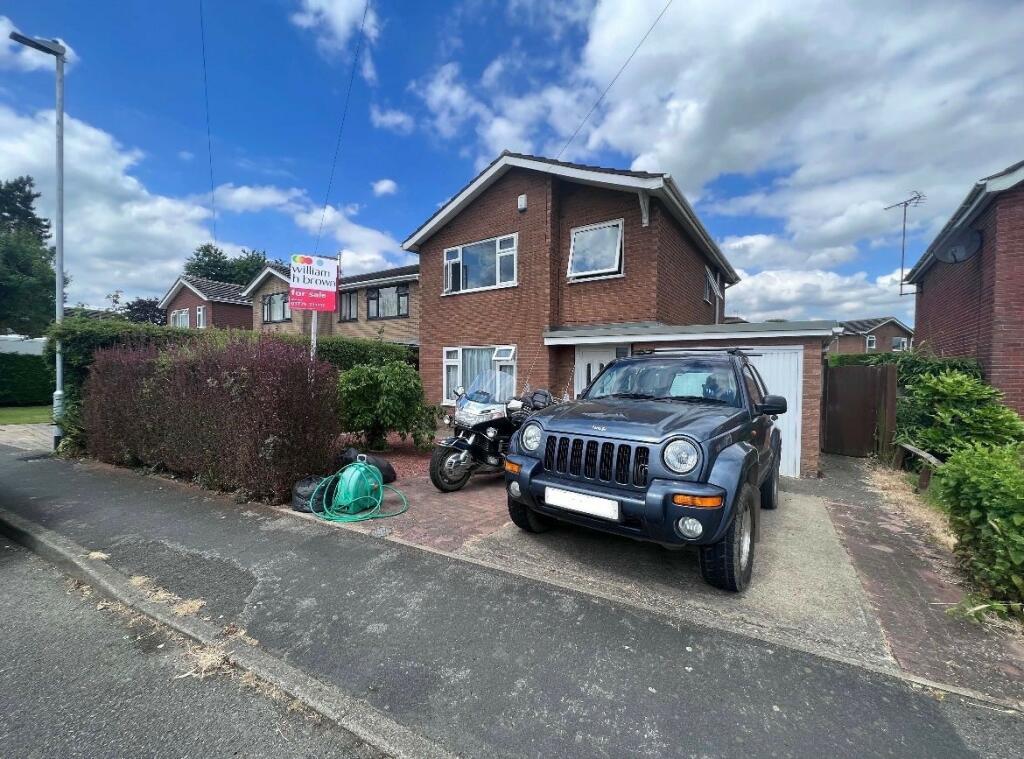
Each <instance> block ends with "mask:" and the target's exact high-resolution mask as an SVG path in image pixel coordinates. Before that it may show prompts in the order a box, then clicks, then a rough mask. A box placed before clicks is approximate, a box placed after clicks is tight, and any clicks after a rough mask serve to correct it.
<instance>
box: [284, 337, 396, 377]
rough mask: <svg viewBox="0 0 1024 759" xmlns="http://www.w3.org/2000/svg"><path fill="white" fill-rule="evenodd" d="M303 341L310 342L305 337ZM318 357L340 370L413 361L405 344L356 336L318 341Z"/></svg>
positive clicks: (324, 338)
mask: <svg viewBox="0 0 1024 759" xmlns="http://www.w3.org/2000/svg"><path fill="white" fill-rule="evenodd" d="M303 342H305V343H306V344H308V343H309V341H308V340H306V339H305V338H303ZM316 357H317V358H318V359H320V360H321V361H326V362H327V363H328V364H331V365H332V366H334V368H335V369H337V370H338V371H339V372H344V371H348V370H349V369H351V368H353V367H355V366H361V365H367V364H370V365H373V366H381V365H383V364H387V363H389V362H392V361H402V362H405V363H410V362H411V351H410V350H409V348H408V347H406V346H404V345H396V344H395V343H385V342H383V341H382V340H363V339H360V338H354V337H339V336H337V335H330V336H327V337H319V338H317V341H316Z"/></svg>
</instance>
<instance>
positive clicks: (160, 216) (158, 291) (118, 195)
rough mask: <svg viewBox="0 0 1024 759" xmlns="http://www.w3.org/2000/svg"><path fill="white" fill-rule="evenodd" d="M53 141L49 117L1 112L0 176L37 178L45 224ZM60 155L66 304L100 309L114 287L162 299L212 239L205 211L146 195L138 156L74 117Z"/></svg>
mask: <svg viewBox="0 0 1024 759" xmlns="http://www.w3.org/2000/svg"><path fill="white" fill-rule="evenodd" d="M53 140H54V112H53V111H40V112H39V113H36V114H34V115H32V116H26V115H21V114H18V113H15V112H14V111H13V110H11V109H10V108H8V107H5V106H0V176H4V177H12V176H19V175H22V174H29V175H31V176H32V177H34V178H35V180H36V187H37V190H38V191H39V192H40V193H41V197H40V198H39V200H38V201H37V209H38V211H39V213H40V214H41V215H43V216H46V217H48V218H50V219H52V218H53V216H54V212H55V205H54V186H55V181H54V163H53ZM64 152H65V162H64V169H65V182H64V184H65V215H64V251H65V266H66V268H67V270H68V271H69V272H70V274H71V276H72V281H71V285H70V287H69V288H68V291H69V299H70V301H71V302H72V303H77V302H79V301H81V302H84V303H88V304H92V305H97V304H102V303H103V296H104V295H106V294H107V293H109V292H111V291H112V290H113V289H115V287H119V288H121V289H122V290H124V291H125V293H126V294H127V295H128V296H129V297H134V296H135V295H146V296H153V295H162V294H163V292H164V291H165V290H166V288H167V287H168V285H169V283H170V282H171V281H173V279H174V277H176V276H177V275H178V274H179V273H180V272H181V267H182V264H183V263H184V261H185V259H186V258H187V257H188V255H189V253H191V251H192V250H193V249H194V248H195V247H196V246H197V245H199V244H200V243H203V242H206V241H208V240H210V239H211V232H210V227H209V216H210V213H209V210H208V209H207V208H206V207H205V206H204V204H203V203H201V202H199V201H196V200H192V199H178V198H172V197H167V196H164V195H158V194H155V193H152V192H150V191H149V190H147V189H146V187H145V186H144V185H143V184H142V183H141V182H139V180H138V179H136V178H135V177H134V176H132V175H131V172H132V170H133V169H134V168H135V167H136V166H137V164H138V163H139V162H140V161H141V160H142V159H143V154H142V152H141V151H139V150H133V149H129V148H125V147H124V146H122V145H120V144H119V143H118V142H117V141H116V140H115V139H114V138H113V137H112V136H111V135H109V134H107V133H106V132H103V131H101V130H99V129H96V128H95V127H92V126H90V125H88V124H86V123H84V122H82V121H79V120H78V119H76V118H74V117H72V116H66V117H65V122H64ZM226 247H232V245H231V244H230V243H228V244H227V245H226Z"/></svg>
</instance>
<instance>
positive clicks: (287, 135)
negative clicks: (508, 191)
mask: <svg viewBox="0 0 1024 759" xmlns="http://www.w3.org/2000/svg"><path fill="white" fill-rule="evenodd" d="M664 6H665V0H650V1H648V0H631V2H628V3H623V2H617V1H614V0H611V1H603V0H601V1H596V2H595V0H504V1H503V2H498V1H496V0H459V1H456V2H450V3H439V2H428V1H424V2H417V3H411V2H407V1H404V0H374V1H373V2H372V3H371V4H370V5H369V6H368V10H366V11H365V21H364V8H367V6H366V4H365V0H246V2H241V1H240V0H237V1H235V2H227V1H226V0H223V1H214V2H211V1H209V0H208V1H207V2H206V3H205V6H204V9H203V10H204V22H205V23H204V25H203V26H201V24H200V5H199V0H194V1H193V0H183V1H182V2H178V3H152V2H145V1H143V0H139V1H137V2H132V1H131V0H125V1H124V2H119V3H88V4H84V3H80V2H74V1H72V0H67V1H65V2H59V1H57V0H49V1H47V0H6V2H5V3H4V5H3V7H2V9H0V35H2V39H0V178H5V179H6V178H12V177H14V176H18V175H22V174H31V175H32V176H33V177H35V179H36V182H37V185H38V189H39V190H40V191H41V192H42V197H41V198H40V201H39V208H40V211H41V212H42V213H43V214H44V215H47V216H52V215H53V212H54V208H55V202H54V187H55V175H54V135H53V127H54V110H53V109H54V100H53V97H54V90H53V59H52V58H49V57H47V56H46V55H44V54H42V53H38V52H34V51H31V50H26V49H23V48H20V47H19V46H16V45H15V44H14V43H12V42H9V41H8V40H7V35H8V33H9V32H10V31H11V30H12V29H17V30H19V31H21V32H23V33H26V34H30V35H33V36H39V37H47V38H60V39H62V40H64V41H65V43H66V44H67V45H68V46H69V48H70V53H69V65H68V72H67V81H66V113H67V116H66V125H65V156H66V158H65V176H66V179H65V186H66V189H65V198H66V200H65V256H66V268H67V270H68V271H69V273H70V274H71V276H72V283H71V285H70V288H69V300H70V302H72V303H78V302H82V303H86V304H89V305H94V306H99V305H103V303H104V298H105V296H106V295H107V294H108V293H110V292H111V291H113V290H115V289H121V290H123V291H124V294H125V296H126V297H127V298H132V297H135V296H146V297H150V296H157V297H159V296H161V295H162V294H163V293H164V292H165V291H166V290H167V288H168V287H169V286H170V285H171V284H172V283H173V281H174V279H175V277H176V276H177V275H178V274H179V273H180V272H181V267H182V265H183V263H184V261H185V259H186V258H187V257H188V255H189V254H190V252H191V251H192V250H193V249H194V248H195V247H196V246H197V245H199V244H201V243H203V242H207V241H211V240H215V241H216V242H217V244H218V245H221V246H222V247H224V248H225V249H226V250H228V251H229V252H237V251H238V250H240V249H241V248H243V247H245V248H257V249H263V250H266V251H267V253H268V255H270V256H271V257H286V256H288V255H290V254H292V253H296V252H313V251H316V252H321V253H328V252H329V253H336V252H339V251H340V252H341V253H342V265H343V270H344V272H345V273H349V274H354V273H358V272H364V271H372V270H375V269H381V268H386V267H389V266H398V265H403V264H406V263H412V262H415V256H412V255H410V254H408V253H405V252H403V251H402V250H401V241H402V240H403V239H405V238H406V237H407V236H408V235H409V234H410V233H411V232H412V231H413V230H415V229H416V227H418V226H419V225H420V223H422V221H424V220H425V219H426V218H427V217H428V216H429V215H430V214H432V213H433V212H434V211H435V210H436V209H437V207H438V206H439V205H440V204H442V203H443V202H444V201H445V200H446V199H447V198H449V197H450V196H451V195H452V194H453V193H454V192H455V191H457V190H458V189H459V188H461V187H462V186H463V185H464V184H465V183H466V182H467V181H469V180H470V179H471V178H472V177H473V176H474V175H475V173H476V172H477V171H479V170H480V169H481V168H482V167H483V166H485V165H486V164H487V163H488V162H490V161H491V160H492V159H493V158H495V157H496V156H497V155H498V154H499V153H500V152H501V151H502V150H503V149H506V148H507V149H510V150H513V151H520V152H528V153H535V154H540V155H546V156H554V155H556V154H557V153H558V152H559V151H560V150H561V149H562V147H563V146H564V145H565V143H566V141H567V140H568V139H569V137H570V135H572V134H573V132H574V131H575V130H576V129H577V128H578V127H579V125H580V123H581V122H582V121H583V119H584V117H585V116H586V114H587V112H588V111H589V110H590V109H591V108H592V107H593V105H594V103H595V102H596V101H597V99H598V97H599V95H600V94H601V92H602V91H603V90H604V89H605V88H606V87H607V86H608V84H609V83H610V82H611V81H612V80H613V79H614V77H615V75H616V73H617V72H618V70H619V68H620V67H621V66H622V64H623V63H624V62H625V61H626V60H627V58H628V57H629V55H630V53H631V52H632V51H633V49H634V47H635V46H636V44H637V42H639V41H640V39H641V38H642V37H643V36H644V34H645V32H647V30H648V28H649V27H650V25H651V23H652V22H653V21H654V19H655V18H656V17H657V16H658V14H659V13H660V12H661V11H662V9H663V8H664ZM361 26H362V28H363V33H362V35H361V34H360V27H361ZM203 32H205V39H206V55H205V58H206V66H205V72H206V78H207V82H208V95H209V135H210V142H211V144H212V150H210V151H208V143H207V123H208V122H207V117H206V114H207V111H206V106H205V99H204V87H203V77H204V65H203V46H202V43H201V40H202V37H201V34H202V33H203ZM360 39H361V40H362V44H361V46H360V45H359V40H360ZM357 47H359V48H360V49H359V56H358V58H357V59H356V63H355V67H354V69H353V65H352V62H353V60H354V58H355V52H356V49H357ZM1022 48H1024V3H1020V2H997V1H996V0H970V2H956V1H955V0H946V1H945V2H943V3H929V2H903V3H892V2H888V1H887V2H872V1H870V0H868V1H861V2H857V3H847V4H843V3H835V2H814V1H813V0H811V1H808V0H799V1H797V0H775V1H774V2H759V1H758V0H747V1H745V2H742V3H740V2H724V1H722V0H717V1H716V0H708V1H696V0H674V2H672V3H671V5H670V6H669V7H668V10H667V11H666V12H665V14H664V16H663V17H662V18H661V20H660V22H659V23H658V24H657V26H656V27H655V28H654V30H653V32H651V34H650V36H649V37H648V38H647V40H646V42H645V43H644V44H643V45H642V46H641V48H640V49H639V51H638V52H637V53H636V55H635V56H634V57H633V59H632V60H631V61H630V63H629V65H628V66H627V67H626V69H625V70H624V71H623V73H622V75H621V76H620V77H619V78H618V80H617V81H615V83H614V85H613V86H612V87H611V88H610V89H609V90H608V92H607V95H606V96H605V97H604V99H603V101H602V102H601V103H600V105H599V106H598V107H597V108H596V109H595V110H594V111H593V113H592V115H591V116H590V117H589V119H588V120H587V121H586V122H585V123H584V124H583V127H582V128H581V129H580V130H579V133H578V135H577V136H576V138H575V139H574V140H573V141H572V142H571V144H570V145H569V147H568V148H567V149H566V150H565V151H564V153H563V158H564V159H567V160H573V161H579V162H583V163H590V164H596V165H601V166H612V167H619V168H633V169H641V170H647V171H662V172H669V173H671V174H672V176H673V177H674V178H675V180H676V182H677V183H678V184H679V186H680V187H681V188H682V189H683V191H684V193H685V194H686V195H687V197H688V198H689V200H690V201H691V203H693V204H694V206H695V208H696V210H697V213H698V215H699V216H700V217H701V219H702V221H703V222H704V224H705V226H706V227H707V228H708V229H709V231H710V232H711V234H712V235H713V236H714V237H715V239H716V240H717V241H718V244H719V245H720V246H721V248H722V250H723V251H724V253H725V254H726V256H727V257H728V258H729V260H730V262H731V263H732V264H733V266H734V267H735V268H736V269H737V270H738V271H739V272H740V274H741V277H742V281H741V282H740V283H739V284H738V285H736V286H735V287H733V288H730V289H729V290H728V291H727V293H726V311H727V313H729V314H736V315H739V316H743V317H745V318H747V319H749V320H760V319H768V318H782V319H803V318H835V319H847V318H857V317H869V316H881V315H895V316H898V317H899V318H902V319H904V320H906V321H908V322H912V321H913V298H912V297H906V296H904V297H900V296H899V286H898V281H899V265H900V237H901V235H900V227H901V221H902V217H901V215H900V213H899V211H898V210H889V211H886V210H884V208H885V206H887V205H889V204H892V203H896V202H898V201H900V200H903V199H904V198H906V197H907V196H908V195H909V194H910V193H911V192H912V191H914V190H917V191H920V192H923V193H924V194H925V195H926V196H927V200H926V202H925V203H924V204H923V205H921V206H918V207H916V208H913V209H911V211H910V218H909V225H908V231H907V242H906V245H907V261H908V267H909V265H911V264H912V263H913V262H914V261H915V260H916V259H917V257H918V256H919V255H920V254H921V252H922V251H923V250H924V249H925V248H926V247H927V245H928V243H929V242H930V241H931V239H932V238H933V237H934V235H935V234H936V232H937V231H938V230H939V229H940V228H941V227H942V225H943V224H944V223H945V222H946V220H947V219H948V218H949V215H950V214H951V213H952V211H953V210H954V209H955V208H956V207H957V205H959V203H960V202H961V200H962V199H963V197H964V196H965V195H966V194H967V192H968V190H969V189H970V187H971V185H972V183H973V182H975V181H976V180H978V179H979V178H981V177H984V176H986V175H989V174H992V173H994V172H996V171H998V170H1000V169H1002V168H1004V167H1005V166H1008V165H1010V164H1012V163H1014V162H1016V161H1018V160H1020V159H1022V158H1024V155H1022V153H1024V141H1022V140H1021V134H1022V124H1024V55H1021V54H1020V51H1021V49H1022ZM350 82H351V96H350V100H349V107H348V110H347V112H346V113H345V123H344V131H343V134H342V139H341V142H340V144H338V143H337V136H338V130H339V124H340V122H341V119H342V114H343V105H344V102H345V97H346V93H347V92H348V91H349V83H350ZM336 144H338V145H339V150H338V156H337V162H336V165H335V171H334V175H333V178H332V176H331V165H332V158H333V156H334V154H335V146H336ZM210 153H212V174H213V182H212V186H213V187H214V188H215V189H214V190H213V191H212V192H211V176H210V174H211V170H210V163H211V162H210ZM328 189H329V192H328Z"/></svg>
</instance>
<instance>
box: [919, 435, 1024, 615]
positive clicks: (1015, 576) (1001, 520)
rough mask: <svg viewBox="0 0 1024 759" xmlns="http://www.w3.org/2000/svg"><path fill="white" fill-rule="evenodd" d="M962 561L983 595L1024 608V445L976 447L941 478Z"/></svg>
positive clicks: (958, 454)
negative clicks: (1022, 604) (1022, 605)
mask: <svg viewBox="0 0 1024 759" xmlns="http://www.w3.org/2000/svg"><path fill="white" fill-rule="evenodd" d="M936 487H937V489H938V493H939V498H940V499H941V500H942V502H943V503H944V504H945V505H946V506H947V508H948V509H949V515H950V526H951V527H952V529H953V532H954V533H955V534H956V536H957V539H958V542H957V547H956V552H957V557H958V558H959V560H960V563H961V565H962V566H963V567H964V569H965V570H966V571H967V573H968V574H969V575H970V577H971V579H972V580H973V581H974V582H975V583H976V584H977V585H978V587H979V588H980V589H981V590H982V592H983V593H984V594H985V595H986V596H988V597H990V598H994V599H997V600H999V601H1003V602H1008V603H1010V604H1015V605H1016V606H1015V610H1016V611H1017V613H1018V614H1019V613H1021V606H1020V604H1021V603H1022V602H1024V445H1020V444H1017V445H1004V446H998V447H988V446H983V445H971V446H968V447H965V448H963V449H961V450H960V451H957V452H956V453H954V454H953V455H952V456H950V458H949V460H948V461H947V462H946V463H945V464H944V465H943V466H942V468H941V469H939V471H938V473H937V474H936Z"/></svg>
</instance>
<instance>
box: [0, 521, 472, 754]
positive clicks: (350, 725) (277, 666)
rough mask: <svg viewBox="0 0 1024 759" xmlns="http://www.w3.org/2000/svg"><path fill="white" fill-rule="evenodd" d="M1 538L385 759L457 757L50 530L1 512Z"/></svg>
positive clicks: (362, 702)
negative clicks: (152, 592) (215, 653)
mask: <svg viewBox="0 0 1024 759" xmlns="http://www.w3.org/2000/svg"><path fill="white" fill-rule="evenodd" d="M0 533H3V534H5V535H7V536H8V537H9V538H10V539H11V540H14V541H15V542H17V543H20V544H21V545H23V546H25V547H26V548H28V549H29V550H31V551H33V552H34V553H36V554H37V555H39V556H40V557H42V558H44V559H46V560H47V561H49V562H50V563H51V564H54V565H56V566H57V567H59V568H60V569H61V570H62V571H64V572H65V573H66V574H68V575H70V576H71V577H74V578H75V579H77V580H80V581H82V582H84V583H87V584H88V585H90V586H91V587H92V588H93V589H94V590H95V591H96V592H98V593H99V594H100V595H101V596H104V597H106V598H108V599H110V600H113V601H118V602H120V603H122V604H124V605H125V606H129V607H131V608H133V609H135V610H136V611H138V612H140V613H141V614H144V615H145V616H147V617H149V618H150V619H152V620H154V621H156V622H159V623H160V624H162V625H165V626H166V627H169V628H170V629H172V630H175V631H176V632H178V633H180V634H182V635H185V636H187V637H188V638H191V639H192V640H194V641H195V642H197V643H199V644H201V645H204V646H221V647H222V648H223V650H224V653H225V656H226V658H227V660H228V661H229V662H230V663H231V664H233V665H234V666H236V667H238V668H239V669H242V670H245V671H248V672H252V673H253V674H254V675H256V676H257V677H259V678H260V679H262V680H264V681H266V682H268V683H270V684H271V685H274V686H276V687H278V688H280V689H281V690H282V691H284V692H285V693H287V694H288V695H290V696H291V697H293V698H295V699H298V700H299V701H301V702H302V703H303V704H305V705H306V706H307V707H309V708H310V709H311V710H313V711H314V712H316V713H317V714H320V715H321V716H323V717H324V718H326V719H328V720H330V721H331V722H333V723H335V724H336V725H338V726H339V727H340V728H341V729H343V730H345V731H347V732H349V733H351V734H352V735H354V736H355V737H356V738H358V739H359V740H361V741H363V742H364V743H367V744H369V745H370V746H373V747H374V748H376V749H377V750H379V751H382V752H384V753H385V754H388V755H389V756H393V757H396V758H398V759H405V758H406V757H408V759H454V758H455V756H456V755H455V754H452V753H450V752H448V751H446V750H445V749H443V748H442V747H440V746H438V745H437V744H436V743H434V742H432V741H430V740H428V739H426V738H424V737H423V736H421V735H418V734H417V733H414V732H413V731H411V730H409V729H408V728H406V727H403V726H402V725H400V724H398V723H397V722H395V721H394V720H392V719H391V718H389V717H387V716H386V715H384V714H383V713H381V712H380V711H379V710H378V709H376V708H374V707H372V706H370V705H369V704H367V703H366V702H365V701H362V700H360V699H356V698H352V697H350V696H346V695H344V694H342V693H339V692H338V691H337V690H336V689H334V688H332V687H330V686H328V685H325V684H324V683H322V682H320V681H319V680H317V679H315V678H313V677H311V676H310V675H307V674H306V673H304V672H302V671H301V670H299V669H296V668H295V667H293V666H291V665H289V664H287V663H285V662H283V661H281V660H280V659H278V658H276V657H274V656H271V655H270V654H268V653H266V652H265V651H262V650H260V649H259V648H257V647H252V646H250V645H248V644H246V643H243V642H239V641H226V640H225V638H224V636H223V634H222V631H221V630H220V629H218V628H217V627H216V626H215V625H212V624H210V623H209V622H205V621H203V620H201V619H196V618H190V617H183V616H177V615H175V614H174V613H173V612H172V611H171V609H170V608H168V607H167V606H164V605H162V604H158V603H155V602H153V601H150V600H149V599H148V598H147V597H146V595H145V594H144V593H143V592H142V591H141V590H139V589H138V588H136V587H134V586H133V585H132V584H131V583H130V582H129V581H128V578H127V577H125V576H124V575H123V574H121V573H120V572H118V571H117V570H115V569H113V568H111V567H110V566H108V565H107V564H106V563H105V562H103V561H101V560H94V559H89V558H88V553H89V551H88V549H86V548H84V547H83V546H80V545H79V544H77V543H75V542H74V541H72V540H69V539H68V538H65V537H64V536H63V535H60V534H59V533H56V532H54V531H53V530H50V529H47V528H46V527H43V526H41V525H38V524H36V523H34V522H32V521H30V520H27V519H24V518H22V517H20V516H18V515H16V514H12V513H11V512H9V511H7V510H6V509H3V508H0Z"/></svg>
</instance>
